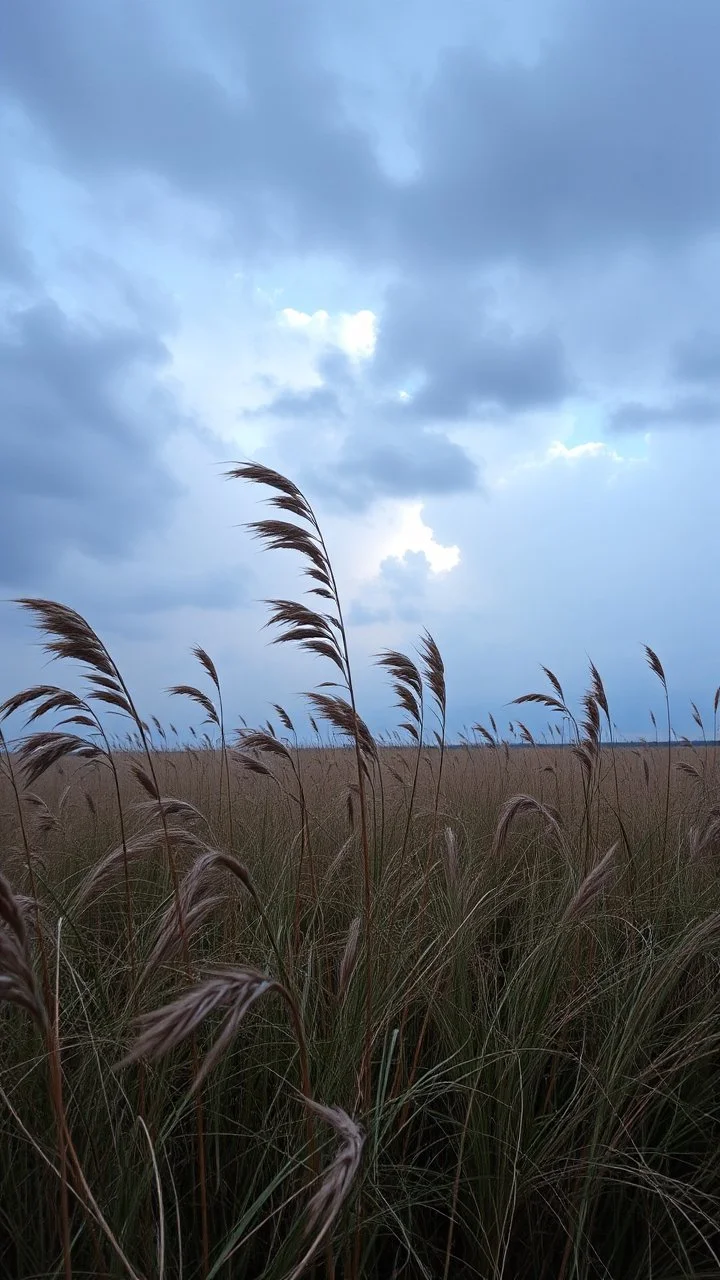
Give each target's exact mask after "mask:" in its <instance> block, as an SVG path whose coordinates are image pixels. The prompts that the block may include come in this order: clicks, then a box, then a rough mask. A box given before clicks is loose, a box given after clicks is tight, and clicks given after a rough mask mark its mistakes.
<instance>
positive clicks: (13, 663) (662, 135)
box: [0, 0, 720, 737]
mask: <svg viewBox="0 0 720 1280" xmlns="http://www.w3.org/2000/svg"><path fill="white" fill-rule="evenodd" d="M718 48H720V6H719V5H718V4H717V0H684V3H682V4H679V3H678V2H677V0H583V2H582V3H578V0H516V2H515V3H514V4H512V5H508V4H507V3H506V0H474V2H473V3H472V4H470V3H467V0H446V2H445V3H444V4H443V5H439V4H438V3H437V0H393V3H392V4H387V3H386V0H383V2H382V3H381V0H262V3H256V2H254V0H103V3H98V2H97V0H24V2H23V4H21V5H6V6H4V9H3V13H2V17H1V18H0V597H2V602H0V676H1V677H2V679H1V681H0V697H4V696H6V695H8V694H10V693H12V692H14V691H15V690H16V689H17V688H20V687H22V686H23V685H24V684H27V683H30V682H36V681H38V680H43V681H45V680H48V679H52V680H53V681H55V680H56V679H58V678H61V672H59V671H58V670H55V671H52V670H48V669H47V665H46V659H45V657H44V656H43V654H42V652H41V651H40V649H39V648H38V646H37V643H36V639H35V637H34V636H33V633H32V632H31V630H30V629H29V626H28V621H27V619H26V618H25V617H24V616H21V614H20V613H19V611H18V610H17V608H16V607H15V606H13V605H12V604H11V603H9V602H10V601H11V600H12V599H14V598H15V597H18V596H28V595H31V596H33V595H34V596H44V597H49V598H52V599H58V600H61V601H63V602H64V603H66V604H69V605H71V606H72V607H73V608H75V609H78V610H79V611H80V612H82V613H84V614H85V616H87V618H88V619H89V621H90V622H91V623H92V625H93V626H94V627H95V629H96V630H97V631H98V632H99V633H100V634H101V635H102V637H103V639H104V640H105V641H106V643H107V645H108V647H109V648H110V650H111V652H112V653H113V655H114V656H115V658H116V660H117V661H118V664H119V665H120V667H121V668H122V670H123V672H124V675H125V678H126V680H127V682H128V684H129V685H130V687H131V688H132V690H133V692H134V694H135V695H136V698H137V701H138V703H139V705H140V706H141V707H142V709H143V711H144V712H145V713H146V714H147V715H148V716H149V715H151V714H156V715H159V716H160V718H161V719H162V720H163V721H166V720H167V719H172V720H173V721H174V722H175V723H176V724H178V725H179V726H181V727H182V728H183V729H184V728H185V727H187V725H188V724H189V723H190V721H191V719H193V717H192V716H191V714H190V712H189V710H188V709H187V708H185V707H184V706H181V705H179V703H178V702H177V700H175V701H173V700H171V699H169V698H168V697H167V696H166V695H165V693H164V690H165V689H166V688H167V686H169V685H171V684H176V683H180V682H188V681H189V682H200V683H202V672H201V671H200V669H199V668H198V667H197V664H196V663H195V661H194V659H193V657H192V656H191V652H190V650H191V648H192V646H193V645H195V644H201V645H203V646H204V647H205V648H206V649H207V650H208V651H209V652H210V653H211V655H212V656H213V658H214V660H215V662H216V664H217V666H218V668H219V670H220V673H221V678H222V681H223V684H224V688H225V702H226V707H227V710H228V717H229V719H231V720H232V723H233V724H236V723H238V722H239V717H240V715H242V716H243V717H244V718H245V719H246V720H247V721H248V722H249V723H250V724H256V723H259V722H261V721H263V720H265V719H266V718H267V716H268V715H272V710H271V704H272V703H273V702H282V703H285V704H286V705H287V706H288V708H289V709H291V710H292V711H293V713H295V714H297V713H298V709H299V708H300V707H301V706H302V702H301V699H300V694H301V693H302V691H304V690H308V689H312V688H313V687H315V686H316V685H317V684H318V683H319V682H320V681H321V680H325V679H332V672H331V671H330V672H328V670H327V669H326V667H325V666H324V665H323V662H322V661H321V660H320V659H316V658H314V657H311V656H309V655H303V654H300V653H296V652H293V651H292V650H291V649H290V648H289V646H272V645H270V643H269V641H270V639H271V637H270V635H269V633H268V632H267V630H265V629H264V622H265V618H266V610H265V606H264V605H263V603H262V602H263V600H264V599H266V598H268V597H276V596H282V597H286V596H289V595H294V594H296V593H297V592H298V591H299V590H300V589H301V587H302V580H301V577H300V573H299V570H300V565H299V564H298V563H297V562H296V560H295V558H294V557H293V556H290V555H287V554H286V553H267V552H262V551H261V550H260V549H259V548H258V545H257V543H255V542H253V540H252V539H251V538H250V536H249V534H248V532H247V531H246V530H245V529H244V528H243V525H244V523H245V522H247V521H248V520H252V519H256V518H258V516H260V515H261V514H262V510H263V509H262V507H261V505H260V499H261V498H262V497H263V496H265V495H264V494H263V493H262V492H261V491H259V490H256V489H254V488H252V487H250V486H248V485H247V484H245V483H243V482H239V481H236V480H233V481H228V480H227V479H225V478H224V471H225V470H226V467H227V464H228V463H231V462H233V461H245V460H248V459H256V460H259V461H262V462H263V463H265V464H267V465H269V466H271V467H274V468H276V469H278V470H279V471H281V472H283V473H285V474H287V475H289V476H290V477H292V479H293V480H294V481H295V482H296V483H297V484H299V485H300V486H301V487H302V489H303V491H304V492H305V493H306V494H307V496H308V498H309V499H310V500H311V501H312V503H313V504H314V506H315V509H316V511H317V514H318V517H319V519H320V522H321V525H322V527H323V529H324V533H325V538H326V542H327V543H328V546H329V548H330V551H331V555H332V558H333V561H334V564H335V571H336V576H337V578H338V581H339V584H340V590H341V597H342V603H343V609H344V612H345V615H346V617H347V619H348V624H349V634H350V647H351V655H352V659H353V665H354V669H355V679H356V683H357V687H358V693H359V699H360V710H361V712H362V713H363V714H364V715H365V718H366V719H367V720H368V721H369V722H370V723H371V725H372V726H373V727H374V728H376V729H380V730H385V731H389V730H391V729H392V727H393V726H394V725H395V724H396V723H397V720H398V714H397V712H396V711H394V710H393V708H392V696H391V693H390V691H389V689H388V686H387V683H386V681H385V680H384V678H383V675H382V672H381V671H380V670H379V669H378V668H377V666H376V665H375V664H374V661H373V657H374V655H376V654H377V653H378V652H379V651H380V650H382V649H384V648H387V647H393V648H399V649H402V650H405V651H407V652H409V653H411V654H413V653H414V652H415V646H416V645H417V643H418V638H419V636H420V634H421V632H422V630H423V628H425V627H426V628H428V629H429V631H430V632H431V633H432V634H433V636H434V637H435V639H436V640H437V642H438V644H439V646H440V649H441V651H442V653H443V655H444V659H445V663H446V669H447V680H448V693H449V721H450V726H451V729H452V731H453V733H457V732H459V731H460V730H461V729H462V728H463V727H464V726H469V725H471V724H472V723H474V722H476V721H478V720H479V721H481V722H486V720H487V715H488V713H489V712H492V713H493V714H494V715H495V717H496V719H497V720H498V723H499V724H500V725H501V727H502V728H505V727H506V726H507V724H508V722H509V721H510V720H514V719H516V718H517V709H516V708H514V707H512V706H511V705H510V703H511V700H512V699H513V698H514V697H515V696H517V695H519V694H522V693H525V692H528V691H530V690H534V689H537V688H542V687H543V684H544V677H543V676H542V672H541V671H540V664H541V663H544V664H545V665H547V666H549V667H551V668H552V669H553V670H554V671H555V672H556V673H557V675H558V676H559V677H560V678H561V680H562V681H563V683H564V684H566V685H567V687H568V689H569V691H570V692H571V694H572V695H573V696H579V695H580V694H581V693H582V690H583V688H584V683H585V679H586V673H587V665H588V659H590V658H591V659H592V660H593V661H594V662H595V663H596V664H597V666H598V667H599V669H600V671H601V673H602V675H603V677H604V679H605V683H606V686H607V689H608V694H609V698H610V702H611V709H612V712H613V717H614V720H615V722H616V724H617V726H618V730H619V732H620V733H622V734H626V735H628V736H630V737H637V736H641V735H647V736H648V737H650V736H652V733H653V731H652V727H651V724H650V719H649V709H650V708H651V707H654V708H655V712H656V714H657V713H658V712H659V710H660V708H661V699H660V696H659V694H660V690H659V687H658V685H657V682H656V681H655V680H654V678H653V676H652V674H651V673H650V672H649V671H648V670H647V668H646V666H645V663H644V658H643V649H642V645H643V644H644V643H647V644H650V645H651V646H652V647H653V648H654V649H655V650H656V651H657V653H658V654H659V655H660V658H661V660H662V662H663V664H664V666H665V669H666V672H667V676H668V681H669V684H670V689H671V695H672V704H673V721H674V725H675V728H676V730H677V732H678V733H680V734H683V733H688V734H690V733H692V734H693V735H694V734H695V733H696V730H695V729H694V726H693V724H692V721H691V719H690V709H689V701H690V699H691V698H692V699H694V700H695V702H696V703H697V704H698V706H699V707H700V709H701V711H702V714H703V715H704V716H705V717H706V719H707V721H708V724H709V725H711V724H712V699H713V694H714V691H715V688H716V687H717V686H718V685H719V684H720V643H719V641H718V636H719V635H720V596H719V595H718V569H719V567H720V521H719V520H718V514H717V511H718V498H717V490H718V476H719V475H720V466H719V464H720V312H719V311H718V297H719V296H720V143H719V141H718V139H719V138H720V127H719V126H720V78H719V77H718V76H717V51H718ZM522 718H523V719H524V720H525V721H526V722H527V723H528V724H531V725H532V726H534V727H535V728H540V727H541V726H542V725H543V724H544V723H545V718H546V717H545V716H544V715H541V716H540V717H538V716H537V715H536V716H534V717H533V716H532V715H531V714H530V712H529V711H528V713H527V714H525V715H523V716H522Z"/></svg>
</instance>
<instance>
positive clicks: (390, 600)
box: [348, 551, 430, 627]
mask: <svg viewBox="0 0 720 1280" xmlns="http://www.w3.org/2000/svg"><path fill="white" fill-rule="evenodd" d="M429 580H430V564H429V562H428V559H427V556H426V555H425V554H424V552H422V551H406V552H405V554H404V555H403V556H388V557H387V559H386V560H383V562H382V564H381V565H380V572H379V573H378V576H377V578H376V579H375V581H374V582H372V583H371V584H369V585H368V587H367V588H366V591H365V598H364V599H363V600H354V601H352V603H351V606H350V611H349V613H348V621H349V622H351V623H352V624H353V625H354V626H358V627H366V626H373V625H375V624H377V623H381V622H382V623H387V622H390V621H392V620H393V619H397V620H398V621H400V622H414V623H420V622H421V621H422V617H423V609H424V606H425V603H426V597H427V587H428V582H429ZM367 600H369V601H370V603H369V604H368V603H367Z"/></svg>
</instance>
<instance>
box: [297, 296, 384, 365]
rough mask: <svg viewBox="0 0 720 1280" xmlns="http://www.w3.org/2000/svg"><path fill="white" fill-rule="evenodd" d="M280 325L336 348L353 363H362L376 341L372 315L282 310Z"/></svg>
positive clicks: (374, 317) (369, 312) (368, 313)
mask: <svg viewBox="0 0 720 1280" xmlns="http://www.w3.org/2000/svg"><path fill="white" fill-rule="evenodd" d="M278 321H279V323H280V324H282V325H285V326H287V327H288V328H290V329H294V330H296V331H299V332H301V333H305V334H307V335H308V336H309V337H310V338H312V339H313V340H315V341H316V342H320V343H328V344H330V343H331V344H332V345H334V346H336V347H340V348H341V350H342V351H344V352H345V353H346V354H347V355H349V356H351V357H352V358H353V359H356V360H365V359H367V358H368V356H371V355H372V354H373V351H374V350H375V342H376V337H377V317H376V315H375V313H374V311H369V310H362V311H340V312H338V313H337V314H336V315H331V314H330V312H329V311H325V310H323V309H320V310H318V311H313V312H308V311H298V310H296V308H295V307H283V308H282V310H281V311H279V312H278Z"/></svg>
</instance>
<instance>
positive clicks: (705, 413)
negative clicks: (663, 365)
mask: <svg viewBox="0 0 720 1280" xmlns="http://www.w3.org/2000/svg"><path fill="white" fill-rule="evenodd" d="M719 425H720V399H719V398H718V397H717V396H715V397H713V396H706V395H695V396H678V397H676V398H675V399H671V400H670V401H669V402H668V403H667V404H663V405H657V404H644V403H642V402H641V401H629V402H628V403H626V404H621V405H620V406H619V407H618V408H617V409H615V411H614V412H613V413H612V415H611V417H610V427H611V429H612V430H613V431H626V432H630V431H652V430H654V429H655V428H656V427H660V428H665V427H676V426H687V427H708V426H710V427H715V426H719Z"/></svg>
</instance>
